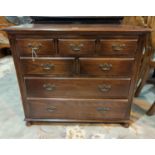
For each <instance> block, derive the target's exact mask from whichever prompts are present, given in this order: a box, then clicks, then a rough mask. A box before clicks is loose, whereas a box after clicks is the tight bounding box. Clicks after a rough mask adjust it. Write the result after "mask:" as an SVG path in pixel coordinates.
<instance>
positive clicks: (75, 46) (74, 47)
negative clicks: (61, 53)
mask: <svg viewBox="0 0 155 155" xmlns="http://www.w3.org/2000/svg"><path fill="white" fill-rule="evenodd" d="M83 46H84V45H83V44H70V48H71V50H72V51H74V52H79V51H80V50H81V48H82V47H83Z"/></svg>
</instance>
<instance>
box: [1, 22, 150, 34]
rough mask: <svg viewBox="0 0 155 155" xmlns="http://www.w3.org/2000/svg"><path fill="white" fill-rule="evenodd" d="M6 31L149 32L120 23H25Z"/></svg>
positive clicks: (148, 30) (148, 29)
mask: <svg viewBox="0 0 155 155" xmlns="http://www.w3.org/2000/svg"><path fill="white" fill-rule="evenodd" d="M3 30H5V31H7V32H17V33H18V32H31V31H33V32H34V31H35V32H38V31H39V32H55V31H60V32H61V31H62V32H68V31H69V32H85V31H86V32H134V33H136V32H137V33H146V32H150V31H151V29H150V28H146V27H141V26H130V25H121V24H25V25H19V26H11V27H8V28H5V29H3Z"/></svg>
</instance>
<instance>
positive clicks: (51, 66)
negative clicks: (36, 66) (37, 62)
mask: <svg viewBox="0 0 155 155" xmlns="http://www.w3.org/2000/svg"><path fill="white" fill-rule="evenodd" d="M54 66H55V65H54V64H41V67H42V68H43V70H46V71H49V70H52V69H53V68H54Z"/></svg>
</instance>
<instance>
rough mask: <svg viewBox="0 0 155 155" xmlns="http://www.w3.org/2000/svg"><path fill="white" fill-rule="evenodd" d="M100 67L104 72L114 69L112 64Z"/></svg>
mask: <svg viewBox="0 0 155 155" xmlns="http://www.w3.org/2000/svg"><path fill="white" fill-rule="evenodd" d="M99 67H100V68H101V70H102V71H109V70H111V68H112V64H108V63H104V64H100V65H99Z"/></svg>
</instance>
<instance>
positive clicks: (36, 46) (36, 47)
mask: <svg viewBox="0 0 155 155" xmlns="http://www.w3.org/2000/svg"><path fill="white" fill-rule="evenodd" d="M27 47H28V48H31V51H32V60H33V61H34V60H35V57H37V52H38V51H39V49H40V48H41V47H42V44H40V43H39V44H32V43H28V45H27Z"/></svg>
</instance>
